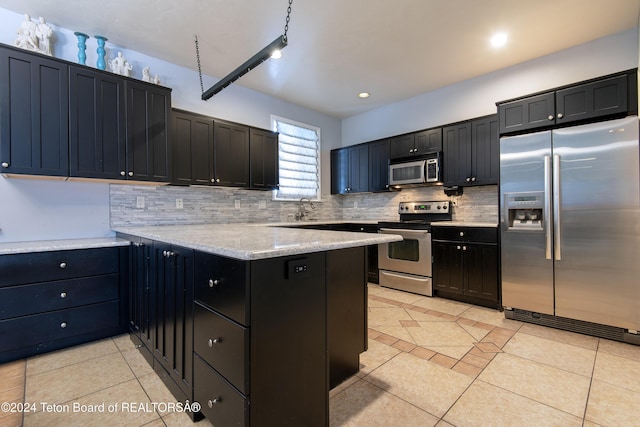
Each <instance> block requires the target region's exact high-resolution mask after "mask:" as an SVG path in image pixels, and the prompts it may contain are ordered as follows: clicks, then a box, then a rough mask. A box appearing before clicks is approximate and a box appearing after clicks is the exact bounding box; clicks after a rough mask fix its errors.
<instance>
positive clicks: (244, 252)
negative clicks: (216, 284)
mask: <svg viewBox="0 0 640 427" xmlns="http://www.w3.org/2000/svg"><path fill="white" fill-rule="evenodd" d="M114 231H116V232H117V233H120V235H121V236H122V235H128V236H135V237H141V238H145V239H150V240H156V241H161V242H165V243H169V244H173V245H178V246H183V247H186V248H190V249H195V250H199V251H203V252H208V253H212V254H215V255H222V256H226V257H230V258H236V259H240V260H256V259H265V258H275V257H280V256H287V255H298V254H305V253H310V252H324V251H330V250H334V249H344V248H352V247H358V246H368V245H376V244H379V243H387V242H395V241H400V240H402V237H401V236H399V235H393V234H376V233H357V232H346V231H328V230H312V229H311V230H310V229H300V228H287V227H286V226H284V225H283V224H277V225H275V226H274V225H272V224H198V225H160V226H151V227H118V228H114ZM122 237H125V236H122Z"/></svg>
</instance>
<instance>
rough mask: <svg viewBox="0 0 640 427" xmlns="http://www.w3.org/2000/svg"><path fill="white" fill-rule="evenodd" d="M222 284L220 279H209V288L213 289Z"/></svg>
mask: <svg viewBox="0 0 640 427" xmlns="http://www.w3.org/2000/svg"><path fill="white" fill-rule="evenodd" d="M219 284H220V280H218V279H215V280H214V279H209V287H210V288H213V287H214V286H217V285H219Z"/></svg>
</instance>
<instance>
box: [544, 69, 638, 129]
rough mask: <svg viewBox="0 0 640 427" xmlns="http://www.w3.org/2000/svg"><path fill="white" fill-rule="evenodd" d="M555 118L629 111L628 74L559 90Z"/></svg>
mask: <svg viewBox="0 0 640 427" xmlns="http://www.w3.org/2000/svg"><path fill="white" fill-rule="evenodd" d="M556 111H557V114H556V122H557V123H566V122H574V121H578V120H585V119H592V118H595V117H602V116H609V115H616V114H620V113H625V112H626V111H627V75H623V76H617V77H611V78H608V79H604V80H599V81H596V82H592V83H586V84H583V85H579V86H574V87H570V88H567V89H562V90H559V91H557V92H556Z"/></svg>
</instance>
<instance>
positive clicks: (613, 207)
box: [500, 116, 640, 342]
mask: <svg viewBox="0 0 640 427" xmlns="http://www.w3.org/2000/svg"><path fill="white" fill-rule="evenodd" d="M638 129H639V124H638V117H637V116H629V117H627V118H624V119H618V120H610V121H606V122H600V123H592V124H587V125H581V126H574V127H567V128H562V129H557V130H553V131H545V132H538V133H531V134H525V135H518V136H512V137H504V138H501V140H500V203H501V208H500V227H501V233H500V234H501V252H502V255H501V257H502V302H503V305H504V306H505V307H506V308H508V309H514V310H508V311H506V312H505V313H506V315H507V317H511V318H518V317H517V316H516V315H514V312H515V313H520V312H525V313H524V314H522V313H520V315H521V316H529V317H530V318H531V319H533V320H534V322H535V320H536V319H541V318H543V319H545V318H546V319H547V320H548V322H551V323H552V324H550V325H549V326H556V325H555V324H553V322H557V321H560V322H563V323H562V324H563V325H564V327H563V326H559V327H561V328H562V329H576V328H577V327H578V326H579V327H581V328H590V327H593V326H592V325H588V324H582V323H579V322H578V323H576V322H572V321H571V320H567V319H576V320H579V321H584V322H592V323H595V324H599V325H608V326H611V327H615V328H622V329H624V330H625V331H624V332H623V333H624V334H629V333H630V334H631V335H632V337H631V341H632V342H633V341H635V340H636V338H637V337H638V335H637V333H636V331H640V188H639V186H640V176H639V171H638V170H639V167H638V166H639V164H640V157H639V153H638ZM516 309H517V310H516ZM557 317H559V318H562V319H560V320H558V319H557ZM522 320H526V319H522ZM548 322H547V323H548ZM538 323H543V324H544V322H542V321H541V322H538ZM572 325H573V326H576V325H577V326H576V328H573V327H572ZM626 330H629V331H626ZM582 332H586V333H593V331H589V330H585V331H582ZM593 334H594V335H598V334H597V333H593ZM600 336H603V335H600ZM614 339H616V338H614ZM625 340H627V339H625Z"/></svg>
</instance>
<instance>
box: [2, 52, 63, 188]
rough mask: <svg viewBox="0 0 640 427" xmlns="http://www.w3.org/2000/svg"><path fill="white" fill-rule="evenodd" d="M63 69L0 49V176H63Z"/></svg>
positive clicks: (41, 59) (38, 57) (57, 64)
mask: <svg viewBox="0 0 640 427" xmlns="http://www.w3.org/2000/svg"><path fill="white" fill-rule="evenodd" d="M68 68H69V67H68V65H67V64H65V63H61V62H60V61H56V60H54V59H50V58H48V57H46V56H44V55H34V54H31V53H28V52H24V51H21V50H19V49H13V48H8V47H4V46H0V172H2V173H7V174H11V173H16V174H28V175H48V176H62V177H66V176H67V175H68V173H69V126H68V122H69V80H68V79H69V77H68V72H69V71H68Z"/></svg>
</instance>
